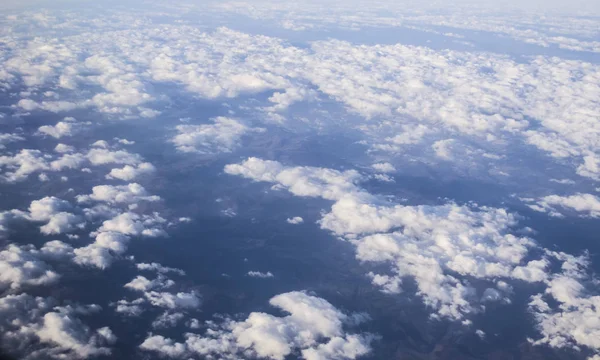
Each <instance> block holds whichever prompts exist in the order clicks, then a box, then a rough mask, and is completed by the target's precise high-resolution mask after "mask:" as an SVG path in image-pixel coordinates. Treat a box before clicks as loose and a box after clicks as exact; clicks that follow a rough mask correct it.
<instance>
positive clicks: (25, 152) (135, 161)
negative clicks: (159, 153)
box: [0, 143, 156, 183]
mask: <svg viewBox="0 0 600 360" xmlns="http://www.w3.org/2000/svg"><path fill="white" fill-rule="evenodd" d="M107 146H108V145H107ZM74 150H75V148H74V147H72V146H69V145H65V144H62V143H61V144H58V145H56V147H55V148H54V151H55V152H56V153H58V155H57V154H51V153H44V152H42V151H40V150H34V149H21V150H19V152H18V153H15V154H13V155H0V170H2V171H1V172H0V179H2V180H4V181H5V182H11V183H13V182H19V181H23V180H25V179H27V178H28V176H29V175H31V174H33V173H36V172H43V171H54V172H57V171H62V170H65V169H79V168H81V167H82V166H83V165H84V164H85V163H89V164H91V165H93V166H102V165H108V164H119V165H124V167H123V168H114V169H112V170H111V172H110V173H109V174H108V175H107V178H109V179H113V178H114V179H120V180H131V179H134V178H136V177H138V176H141V175H147V174H150V173H153V172H154V171H155V170H156V169H155V168H154V166H153V165H152V164H150V163H147V162H143V159H142V157H141V156H140V155H138V154H133V153H130V152H128V151H126V150H110V149H108V148H103V147H92V149H90V150H89V151H88V152H87V153H79V152H74ZM41 176H43V177H47V175H45V174H42V175H41Z"/></svg>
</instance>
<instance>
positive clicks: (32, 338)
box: [0, 294, 116, 359]
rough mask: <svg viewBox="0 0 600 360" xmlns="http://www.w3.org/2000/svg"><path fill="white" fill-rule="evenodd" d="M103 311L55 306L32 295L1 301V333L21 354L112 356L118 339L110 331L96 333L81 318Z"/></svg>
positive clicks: (94, 306) (49, 299)
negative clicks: (112, 348)
mask: <svg viewBox="0 0 600 360" xmlns="http://www.w3.org/2000/svg"><path fill="white" fill-rule="evenodd" d="M99 308H100V307H99V306H97V305H91V306H55V301H54V300H53V299H51V298H42V297H33V296H31V295H28V294H19V295H7V296H5V297H2V298H0V319H2V320H0V329H1V330H2V331H1V333H2V335H1V336H0V337H1V338H2V339H3V340H4V342H3V343H4V344H5V345H9V349H14V351H15V352H17V353H23V352H24V351H26V350H28V351H31V350H34V352H33V356H37V357H40V358H61V359H85V358H89V357H93V356H99V355H110V354H111V350H110V348H109V347H108V345H111V344H114V343H115V341H116V337H115V335H114V334H113V333H112V331H111V330H110V329H109V328H108V327H103V328H99V329H96V330H94V331H92V330H91V329H90V328H89V327H88V326H87V325H85V324H84V323H83V322H82V321H81V320H80V319H79V317H78V316H79V315H86V314H89V313H91V312H95V311H97V310H98V309H99Z"/></svg>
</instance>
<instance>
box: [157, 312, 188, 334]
mask: <svg viewBox="0 0 600 360" xmlns="http://www.w3.org/2000/svg"><path fill="white" fill-rule="evenodd" d="M184 318H185V314H183V313H180V312H171V311H169V310H167V311H165V312H163V313H162V314H160V315H159V316H158V317H157V318H156V319H155V320H154V321H153V322H152V328H154V329H161V328H169V327H173V326H177V323H179V322H180V321H181V320H183V319H184Z"/></svg>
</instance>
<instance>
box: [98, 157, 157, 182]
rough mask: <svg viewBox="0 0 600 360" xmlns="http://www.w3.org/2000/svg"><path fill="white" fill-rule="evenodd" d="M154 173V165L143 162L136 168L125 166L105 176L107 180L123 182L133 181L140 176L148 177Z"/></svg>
mask: <svg viewBox="0 0 600 360" xmlns="http://www.w3.org/2000/svg"><path fill="white" fill-rule="evenodd" d="M155 171H156V168H155V167H154V165H152V164H150V163H148V162H144V163H141V164H138V165H136V166H131V165H125V166H124V167H122V168H115V169H112V170H111V171H110V173H108V175H106V178H107V179H120V180H125V181H130V180H133V179H135V178H137V177H140V176H145V175H150V174H152V173H154V172H155Z"/></svg>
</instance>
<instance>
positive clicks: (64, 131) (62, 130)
mask: <svg viewBox="0 0 600 360" xmlns="http://www.w3.org/2000/svg"><path fill="white" fill-rule="evenodd" d="M80 127H81V126H80V125H79V124H77V123H72V122H66V121H59V122H57V123H56V125H44V126H40V127H39V128H38V133H39V134H44V135H49V136H52V137H53V138H55V139H60V138H62V137H65V136H73V135H74V134H75V132H76V130H77V129H78V128H80Z"/></svg>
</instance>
